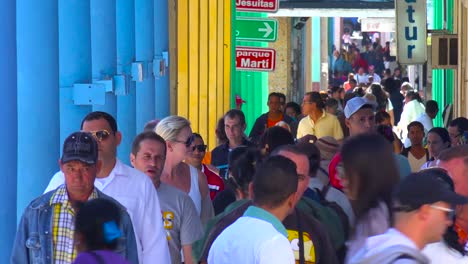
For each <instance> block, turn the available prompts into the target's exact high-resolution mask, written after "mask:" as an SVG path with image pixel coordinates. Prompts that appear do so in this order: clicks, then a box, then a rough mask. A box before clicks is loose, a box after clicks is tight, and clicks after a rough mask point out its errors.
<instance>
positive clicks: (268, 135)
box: [259, 126, 294, 155]
mask: <svg viewBox="0 0 468 264" xmlns="http://www.w3.org/2000/svg"><path fill="white" fill-rule="evenodd" d="M292 144H294V137H293V135H292V134H291V133H290V132H289V131H288V130H286V129H285V128H283V127H279V126H274V127H270V128H268V129H267V130H265V133H264V134H263V135H262V137H261V139H260V142H259V148H260V149H261V150H262V154H263V155H268V154H270V153H271V152H273V150H275V149H276V148H277V147H279V146H282V145H292Z"/></svg>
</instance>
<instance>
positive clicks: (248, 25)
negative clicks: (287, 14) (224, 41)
mask: <svg viewBox="0 0 468 264" xmlns="http://www.w3.org/2000/svg"><path fill="white" fill-rule="evenodd" d="M277 35H278V20H276V19H266V18H263V19H258V18H250V17H238V18H236V40H241V41H265V42H274V41H276V39H277Z"/></svg>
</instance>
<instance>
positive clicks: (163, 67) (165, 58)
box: [153, 51, 169, 78]
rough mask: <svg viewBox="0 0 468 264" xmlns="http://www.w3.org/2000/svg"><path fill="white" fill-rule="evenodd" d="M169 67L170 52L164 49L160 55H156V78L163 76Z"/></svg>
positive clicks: (154, 61)
mask: <svg viewBox="0 0 468 264" xmlns="http://www.w3.org/2000/svg"><path fill="white" fill-rule="evenodd" d="M168 67H169V52H167V51H163V52H162V53H161V55H160V56H154V60H153V75H154V77H155V78H159V77H163V76H165V75H166V74H167V73H166V72H167V68H168Z"/></svg>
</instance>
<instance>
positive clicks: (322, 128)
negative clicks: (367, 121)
mask: <svg viewBox="0 0 468 264" xmlns="http://www.w3.org/2000/svg"><path fill="white" fill-rule="evenodd" d="M309 134H310V135H315V136H316V137H317V138H321V137H325V136H331V137H334V138H335V139H336V140H341V139H343V129H341V125H340V121H338V118H336V116H334V115H330V114H328V113H326V112H323V114H322V116H321V117H320V118H319V119H318V120H317V122H314V121H313V120H312V119H311V118H310V116H308V115H307V116H306V117H304V118H302V119H301V121H300V122H299V126H298V128H297V138H301V137H303V136H305V135H309Z"/></svg>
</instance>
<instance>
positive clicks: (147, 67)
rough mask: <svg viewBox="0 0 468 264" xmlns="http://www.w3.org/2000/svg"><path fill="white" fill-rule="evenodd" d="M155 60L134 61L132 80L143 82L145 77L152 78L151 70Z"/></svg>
mask: <svg viewBox="0 0 468 264" xmlns="http://www.w3.org/2000/svg"><path fill="white" fill-rule="evenodd" d="M152 69H153V62H148V61H136V62H134V63H132V81H135V82H143V81H144V80H145V79H148V78H151V77H152V76H151V70H152Z"/></svg>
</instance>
